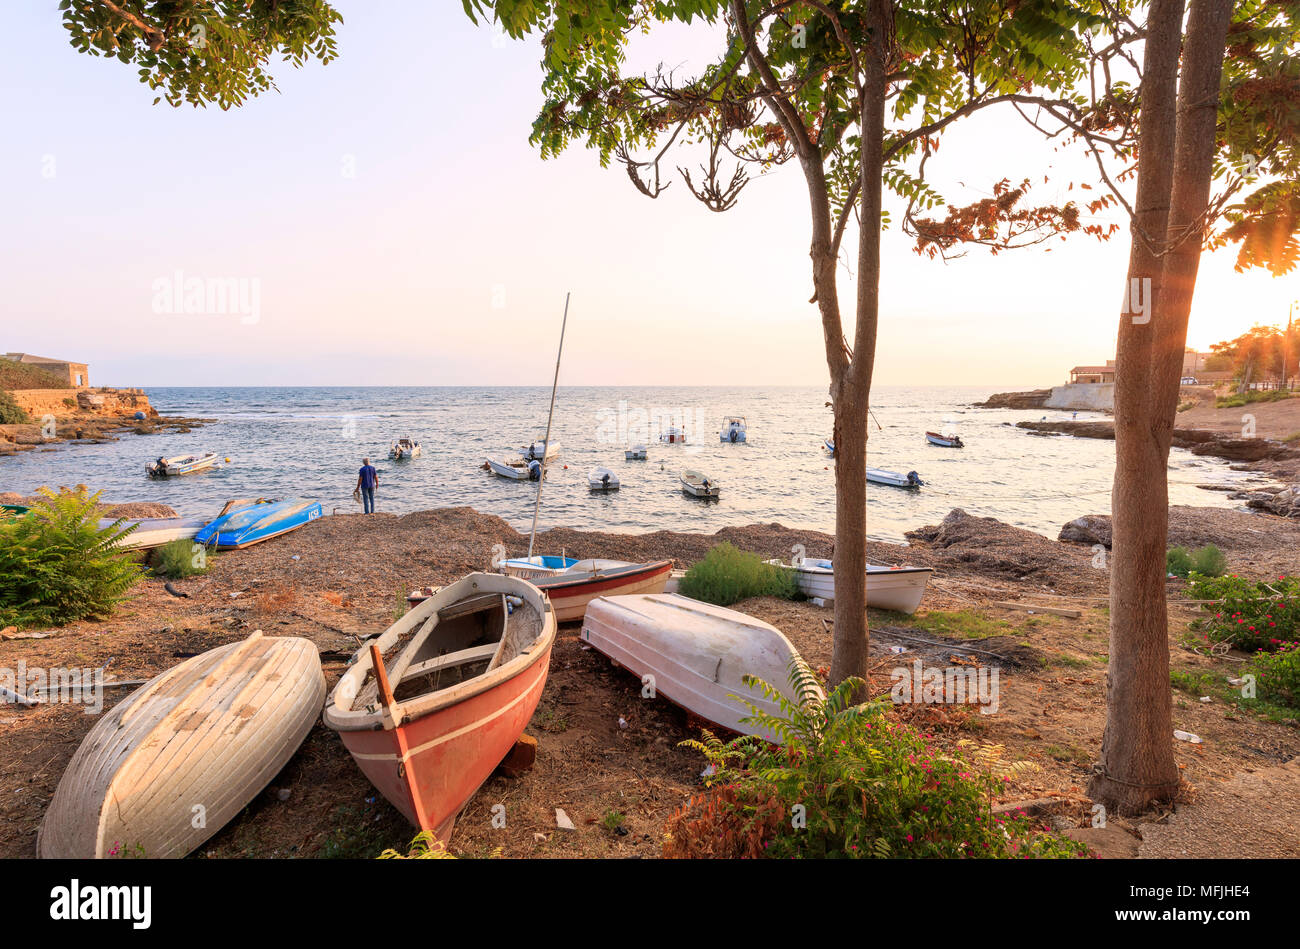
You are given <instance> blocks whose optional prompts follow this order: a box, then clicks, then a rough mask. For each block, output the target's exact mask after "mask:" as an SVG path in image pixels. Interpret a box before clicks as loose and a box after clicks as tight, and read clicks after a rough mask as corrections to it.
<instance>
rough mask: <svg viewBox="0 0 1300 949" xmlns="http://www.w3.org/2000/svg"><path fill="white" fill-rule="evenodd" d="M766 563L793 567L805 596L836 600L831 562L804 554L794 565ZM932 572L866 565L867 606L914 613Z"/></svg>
mask: <svg viewBox="0 0 1300 949" xmlns="http://www.w3.org/2000/svg"><path fill="white" fill-rule="evenodd" d="M769 562H770V563H774V564H776V565H777V566H778V567H780V568H781V569H783V570H793V571H794V573H795V580H796V582H797V583H798V584H799V591H800V592H801V593H803V594H804V595H805V596H807V597H818V598H820V599H823V600H833V599H835V568H834V566H833V564H832V562H831V561H829V560H813V559H810V558H807V557H805V558H804V559H802V560H798V561H796V562H795V563H793V564H788V563H781V562H780V561H769ZM933 572H934V571H933V570H932V569H931V568H930V567H908V566H903V567H889V566H884V565H881V564H873V563H869V564H867V606H870V607H874V608H875V609H878V610H893V611H894V612H895V613H915V612H916V608H917V607H918V606H920V605H921V598H922V597H923V596H924V595H925V587H926V584H927V583H929V582H930V575H931V574H932V573H933Z"/></svg>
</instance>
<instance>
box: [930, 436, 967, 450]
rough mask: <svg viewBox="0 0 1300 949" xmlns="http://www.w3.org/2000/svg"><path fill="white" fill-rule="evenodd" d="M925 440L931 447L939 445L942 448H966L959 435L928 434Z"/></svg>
mask: <svg viewBox="0 0 1300 949" xmlns="http://www.w3.org/2000/svg"><path fill="white" fill-rule="evenodd" d="M925 440H926V441H927V442H929V443H930V444H931V445H938V446H939V447H940V448H965V447H966V445H965V444H964V443H963V442H962V440H961V437H960V436H958V435H941V434H939V433H938V432H926V433H925Z"/></svg>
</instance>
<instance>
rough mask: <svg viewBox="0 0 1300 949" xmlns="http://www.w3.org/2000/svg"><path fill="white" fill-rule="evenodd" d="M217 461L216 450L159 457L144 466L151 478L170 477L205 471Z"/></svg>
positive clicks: (145, 471)
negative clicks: (198, 453)
mask: <svg viewBox="0 0 1300 949" xmlns="http://www.w3.org/2000/svg"><path fill="white" fill-rule="evenodd" d="M216 463H217V453H216V452H215V451H209V452H205V453H204V454H201V455H197V454H196V455H176V456H174V457H172V458H159V459H158V460H157V461H154V462H151V463H150V464H147V465H145V466H144V473H145V474H147V475H148V476H149V477H151V478H170V477H175V476H176V475H186V474H194V473H195V472H196V471H204V470H206V469H208V468H211V467H212V466H213V465H215V464H216Z"/></svg>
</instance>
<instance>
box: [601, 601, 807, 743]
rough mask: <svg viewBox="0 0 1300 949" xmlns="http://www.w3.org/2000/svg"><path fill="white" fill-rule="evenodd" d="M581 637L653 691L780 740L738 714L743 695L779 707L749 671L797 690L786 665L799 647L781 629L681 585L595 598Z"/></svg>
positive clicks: (725, 723) (713, 719) (712, 718)
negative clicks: (679, 590) (679, 589)
mask: <svg viewBox="0 0 1300 949" xmlns="http://www.w3.org/2000/svg"><path fill="white" fill-rule="evenodd" d="M580 638H581V639H582V641H583V642H586V643H590V644H591V646H593V647H594V648H595V649H596V650H598V651H599V652H601V653H602V654H604V655H605V656H607V657H609V658H610V659H612V660H613V661H614V662H616V663H617V664H618V665H619V666H621V667H623V668H624V669H626V670H627V671H628V672H629V673H631V674H632V675H634V676H636V677H637V678H638V679H640V680H641V681H642V682H643V683H645V684H646V685H648V686H650V687H651V688H652V689H653V694H654V695H655V696H662V697H663V698H666V699H668V700H669V701H671V702H673V703H674V704H676V705H680V706H681V707H682V708H684V709H686V710H687V711H689V712H691V713H693V714H695V715H697V716H699V717H700V718H702V719H704V720H705V721H707V722H710V723H712V724H714V725H718V726H721V727H722V728H726V729H728V730H730V731H734V732H739V733H741V734H746V735H759V736H760V737H762V738H766V739H767V740H769V741H776V740H777V736H775V735H772V734H767V733H764V732H763V731H761V730H760V729H757V728H755V727H754V726H753V725H750V724H748V723H744V722H742V721H741V719H742V718H745V717H746V716H748V715H749V714H750V710H749V707H748V706H747V705H745V704H744V702H742V701H740V700H741V699H744V700H746V701H748V702H752V703H753V704H754V705H756V706H758V707H759V708H761V709H764V710H765V711H768V712H770V713H772V714H774V715H779V714H780V708H779V707H778V706H777V704H776V703H775V702H773V701H771V700H769V699H767V698H765V697H764V696H763V695H762V693H760V692H758V691H756V690H753V689H750V688H749V687H748V686H747V685H745V683H744V682H743V681H742V680H743V677H744V676H746V675H752V676H757V677H758V678H760V679H762V680H763V681H765V682H767V683H768V684H769V685H771V686H772V687H774V688H775V689H777V690H778V691H780V692H781V693H782V694H784V695H785V696H786V697H787V698H790V699H795V698H796V696H793V695H791V694H790V692H789V688H790V687H789V684H788V683H789V679H788V673H789V665H790V660H791V659H792V658H794V657H795V656H797V655H798V651H797V650H796V649H795V648H794V646H793V645H791V643H790V641H789V640H788V639H786V638H785V636H784V635H782V633H781V631H780V630H779V629H777V628H776V627H775V626H772V625H771V624H769V623H765V622H763V621H762V620H759V619H755V618H754V617H752V616H747V615H745V614H744V613H739V612H737V611H735V610H728V609H724V608H723V607H721V606H714V605H712V604H710V603H701V602H699V601H698V600H692V599H689V598H687V597H684V596H680V595H678V594H676V593H657V594H651V595H637V596H613V597H601V598H600V599H598V600H593V601H592V602H591V603H590V604H588V606H587V615H586V618H585V619H584V620H583V624H582V633H581V636H580ZM647 676H650V677H652V678H650V679H647V678H646V677H647Z"/></svg>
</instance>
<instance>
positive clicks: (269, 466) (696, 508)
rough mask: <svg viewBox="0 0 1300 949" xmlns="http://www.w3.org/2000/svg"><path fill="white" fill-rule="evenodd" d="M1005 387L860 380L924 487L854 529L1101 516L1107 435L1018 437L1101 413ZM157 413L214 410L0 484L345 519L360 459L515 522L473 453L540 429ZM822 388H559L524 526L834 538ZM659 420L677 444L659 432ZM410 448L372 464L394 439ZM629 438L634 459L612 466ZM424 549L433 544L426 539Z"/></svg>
mask: <svg viewBox="0 0 1300 949" xmlns="http://www.w3.org/2000/svg"><path fill="white" fill-rule="evenodd" d="M1010 388H1012V387H1006V386H1004V387H1000V388H997V389H995V388H990V387H983V388H978V387H940V386H924V387H923V386H908V387H878V388H877V389H876V390H875V391H873V393H872V417H871V419H870V424H871V435H870V440H869V443H868V463H869V464H872V465H874V466H876V467H880V468H886V469H890V470H894V471H898V472H900V473H903V474H906V473H907V472H909V471H915V472H917V473H918V475H919V476H920V477H921V479H922V480H923V481H924V482H925V486H924V487H923V488H921V489H920V490H919V491H905V490H899V489H896V488H890V487H884V486H877V485H874V484H869V485H868V486H867V516H868V533H869V535H870V536H871V537H872V539H875V540H883V541H893V542H901V541H903V539H904V536H903V535H904V532H905V531H908V530H912V529H914V528H917V527H920V526H922V525H925V524H936V523H938V522H939V521H940V520H941V519H942V518H943V517H944V515H946V514H947V513H948V512H949V511H951V510H952V509H953V508H958V507H960V508H963V509H965V510H966V511H967V512H968V513H970V514H975V515H983V516H989V517H996V518H998V519H999V520H1001V521H1004V522H1006V523H1009V524H1014V525H1016V526H1018V527H1023V528H1027V529H1029V530H1032V531H1036V532H1038V533H1040V534H1043V535H1046V536H1048V537H1053V538H1054V537H1055V536H1056V535H1057V533H1058V531H1059V530H1060V528H1061V526H1062V525H1063V524H1065V523H1066V522H1067V521H1069V520H1071V519H1073V518H1075V517H1078V516H1080V515H1082V514H1102V513H1109V511H1110V486H1111V479H1112V476H1113V471H1114V462H1115V444H1114V442H1112V441H1106V440H1101V439H1089V438H1074V437H1071V436H1059V437H1040V436H1033V435H1029V434H1028V433H1027V432H1026V431H1024V430H1023V429H1018V428H1016V427H1015V423H1016V422H1019V421H1023V420H1027V419H1034V420H1038V419H1043V418H1046V419H1048V420H1059V419H1071V418H1078V419H1085V420H1086V419H1090V418H1102V417H1104V416H1102V415H1101V414H1100V413H1093V412H1078V413H1074V412H1069V411H1056V410H1050V409H1035V410H1011V409H979V408H974V407H973V406H972V403H973V402H976V401H981V400H983V399H985V398H987V397H988V396H989V395H990V394H991V393H992V392H994V391H1007V390H1008V389H1010ZM145 391H146V392H147V393H148V395H149V398H150V401H151V402H152V404H153V405H154V407H155V408H157V410H158V411H159V412H160V413H161V414H163V415H166V416H188V417H201V418H209V419H212V420H213V421H212V422H211V423H210V424H208V425H204V426H202V427H199V428H195V429H193V430H192V431H190V432H188V433H167V434H157V435H144V436H142V435H135V434H132V433H127V434H124V435H122V436H121V437H120V438H119V439H118V440H117V441H113V442H107V443H104V444H99V445H94V444H77V445H68V444H60V445H59V446H58V447H56V448H54V449H53V450H34V451H28V452H22V453H20V454H17V455H13V456H10V457H8V458H5V459H3V460H0V489H3V490H7V491H17V492H20V493H23V494H29V493H32V492H33V491H34V490H35V489H36V488H37V487H39V486H41V485H48V486H52V487H53V486H58V485H76V484H85V485H87V486H89V487H91V488H93V489H95V490H101V491H102V492H103V494H104V498H105V499H106V500H110V501H113V502H116V503H122V502H127V501H157V502H161V503H163V504H167V505H170V506H171V507H172V508H174V509H175V510H176V511H177V512H178V513H180V514H182V515H186V516H191V515H205V514H211V513H214V512H215V511H216V510H217V509H218V508H219V507H220V506H221V505H222V504H223V503H224V502H225V501H226V500H227V499H230V498H237V497H250V496H261V497H267V498H279V497H310V498H317V499H319V500H320V501H321V503H322V504H323V505H324V508H325V512H326V514H331V513H354V512H359V511H360V505H359V504H358V503H357V502H356V501H354V500H353V497H352V490H353V487H354V486H355V484H356V480H357V469H358V468H359V467H360V465H361V462H362V458H363V457H369V458H371V459H372V461H373V463H374V464H375V466H376V467H377V468H378V469H379V489H378V491H377V492H376V505H377V508H378V510H379V511H388V512H393V513H406V512H410V511H416V510H422V509H428V508H438V507H453V506H462V505H464V506H469V507H472V508H474V509H475V510H478V511H480V512H483V513H487V514H496V515H499V516H500V517H502V518H504V519H505V520H506V521H508V522H509V523H510V524H511V525H512V526H514V527H515V528H516V529H519V530H521V531H525V532H526V531H527V530H528V529H529V527H530V525H531V523H532V519H533V512H534V506H535V503H536V498H537V484H536V483H534V482H528V481H522V482H515V481H509V480H506V479H503V478H499V477H497V476H495V475H492V474H490V473H489V472H487V471H485V470H483V469H482V465H483V461H484V459H485V458H486V457H488V456H492V457H496V458H501V459H506V458H508V457H511V456H516V457H517V456H518V455H519V453H520V451H521V450H522V449H524V448H526V447H527V446H528V445H530V444H531V443H534V442H536V441H540V440H541V438H542V436H543V434H544V432H545V429H546V421H547V410H548V406H549V404H550V398H551V390H550V389H549V388H546V387H535V388H533V387H484V388H470V387H360V388H348V387H333V386H331V387H310V388H292V387H256V388H252V387H249V388H199V387H187V388H148V387H146V389H145ZM827 402H828V396H827V393H826V390H825V388H822V387H735V388H731V387H577V386H562V387H560V389H559V390H558V393H557V395H556V399H555V413H554V422H553V435H552V440H553V442H554V443H556V444H557V446H558V448H559V454H558V456H557V457H556V458H555V460H554V461H553V462H552V463H551V466H550V470H549V473H548V475H547V478H546V481H545V484H544V487H543V491H542V497H541V505H540V511H539V515H538V525H539V529H546V528H548V527H561V526H562V527H573V528H578V529H582V530H599V531H612V532H646V531H655V530H664V529H666V530H675V531H697V532H703V533H712V532H713V531H716V530H718V529H719V528H721V527H724V526H727V525H742V524H754V523H771V522H778V523H781V524H783V525H785V526H787V527H796V528H808V529H813V530H821V531H827V532H830V531H833V530H834V523H835V477H834V466H833V462H832V461H831V459H830V458H829V456H828V455H827V453H826V451H825V450H824V448H823V441H824V439H825V438H826V437H827V436H829V435H830V433H831V409H830V407H829V406H828V405H827ZM731 415H739V416H743V417H744V418H745V419H746V425H747V431H748V441H747V442H746V443H745V444H732V443H730V442H722V441H721V440H720V438H719V432H720V430H721V428H722V423H723V419H724V417H726V416H731ZM670 425H674V426H678V427H681V428H684V429H685V430H686V433H687V436H688V441H687V442H686V443H684V444H664V443H661V442H660V441H659V439H658V436H659V433H660V432H661V431H662V430H663V429H665V428H667V427H668V426H670ZM927 430H931V431H940V430H946V431H955V432H957V433H958V434H959V435H960V436H961V438H962V440H963V441H964V443H965V446H966V447H965V448H962V449H948V448H939V447H935V446H932V445H930V444H928V443H927V442H926V441H925V437H924V433H925V432H926V431H927ZM404 436H405V437H410V438H414V439H416V440H418V441H419V442H420V444H421V448H422V455H421V457H419V458H416V459H413V460H409V461H400V462H395V461H390V460H389V459H388V449H389V446H390V445H391V443H392V441H393V440H394V439H396V438H399V437H404ZM640 443H644V444H646V445H647V447H648V451H649V458H648V459H647V460H646V461H625V460H624V455H623V452H624V449H625V448H627V447H628V446H630V445H633V444H640ZM204 451H214V452H216V453H217V454H218V456H220V458H221V459H222V461H221V462H220V467H218V468H215V469H212V470H209V471H207V472H204V473H200V474H195V475H189V476H183V477H177V478H170V479H166V480H158V481H154V480H150V479H149V478H148V477H146V475H145V465H146V464H147V463H148V462H150V461H152V460H153V459H155V458H158V457H159V456H174V455H182V454H187V453H190V452H204ZM595 466H605V467H608V468H611V469H613V470H614V471H615V472H616V473H617V474H618V477H619V479H620V481H621V483H622V487H621V489H620V490H619V491H617V492H610V493H608V494H598V493H593V492H591V491H590V490H589V488H588V484H587V473H588V472H589V471H590V470H591V469H592V468H593V467H595ZM683 468H694V469H697V470H699V471H702V472H703V473H705V474H706V475H707V476H708V477H709V478H711V479H713V480H714V481H716V482H717V483H718V484H720V485H721V488H722V491H721V497H720V498H718V499H716V500H703V499H697V498H693V497H689V496H687V495H685V494H683V493H682V491H681V490H680V486H679V482H678V473H679V472H680V471H681V470H682V469H683ZM1249 477H1250V475H1248V474H1245V473H1241V472H1235V471H1232V470H1230V468H1229V466H1228V464H1227V463H1226V462H1222V461H1219V460H1217V459H1213V458H1207V457H1199V456H1195V455H1192V454H1191V453H1190V452H1187V451H1185V450H1182V449H1174V450H1173V452H1172V455H1171V457H1170V464H1169V482H1170V486H1169V491H1170V498H1171V503H1174V504H1194V505H1203V506H1221V507H1233V506H1236V502H1233V501H1230V500H1228V499H1227V497H1226V492H1222V491H1214V490H1203V489H1201V488H1198V487H1197V485H1203V484H1214V485H1237V484H1241V483H1242V482H1244V481H1246V480H1247V479H1248V478H1249ZM429 543H430V544H431V545H436V544H437V543H438V538H437V537H430V538H429Z"/></svg>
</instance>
